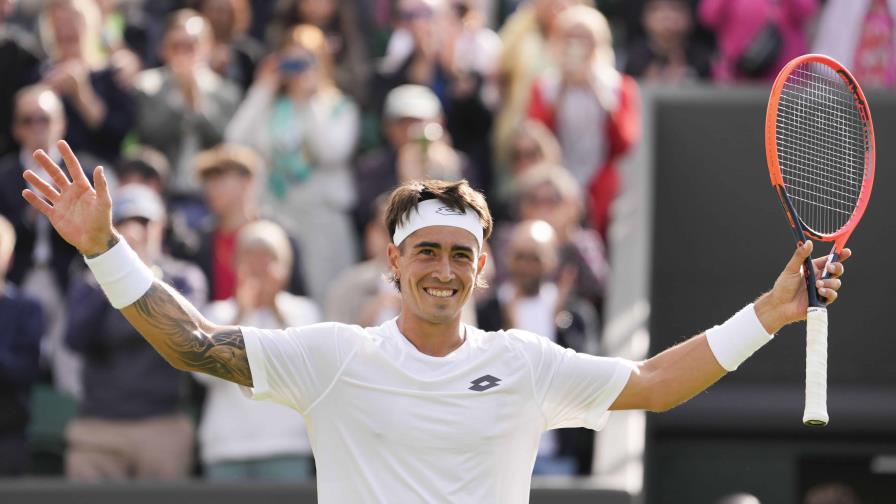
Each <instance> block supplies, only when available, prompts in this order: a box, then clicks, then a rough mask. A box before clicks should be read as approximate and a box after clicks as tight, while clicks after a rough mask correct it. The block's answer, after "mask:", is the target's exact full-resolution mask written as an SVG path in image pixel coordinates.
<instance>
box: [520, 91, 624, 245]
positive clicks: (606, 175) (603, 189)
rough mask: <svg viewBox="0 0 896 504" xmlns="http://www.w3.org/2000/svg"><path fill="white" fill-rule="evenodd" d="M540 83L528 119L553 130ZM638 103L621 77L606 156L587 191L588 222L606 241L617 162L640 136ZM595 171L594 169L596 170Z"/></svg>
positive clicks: (609, 123) (551, 110)
mask: <svg viewBox="0 0 896 504" xmlns="http://www.w3.org/2000/svg"><path fill="white" fill-rule="evenodd" d="M542 86H543V84H542V83H541V82H540V81H536V82H535V84H534V85H533V87H532V96H531V98H530V101H529V112H528V115H529V117H530V118H532V119H535V120H537V121H540V122H542V123H544V124H545V125H546V126H548V127H549V128H551V129H552V130H554V131H556V129H555V124H554V104H553V103H551V102H550V101H549V99H548V98H547V97H546V96H545V93H544V91H543V89H542ZM640 109H641V100H640V96H639V94H638V83H637V82H635V80H634V79H632V78H631V77H629V76H628V75H622V81H621V83H620V86H619V102H618V104H617V106H616V109H615V110H613V111H612V112H610V113H609V114H607V121H606V125H605V134H606V139H607V140H608V142H607V144H608V148H607V157H606V159H605V160H604V162H603V165H602V166H601V167H600V169H599V170H598V171H597V172H596V173H597V176H595V177H594V178H592V179H591V181H590V182H589V183H588V187H587V188H585V189H586V197H587V200H588V201H587V203H588V220H589V222H590V224H591V226H592V227H594V229H596V230H597V231H598V232H599V233H600V234H601V236H602V237H603V238H604V240H605V241H606V237H607V228H608V226H609V217H610V216H609V213H610V204H611V203H612V202H613V200H614V199H615V198H616V195H617V194H618V193H619V187H620V183H621V180H620V177H619V172H618V170H617V168H616V162H617V160H618V159H619V158H620V157H621V156H622V155H624V154H625V153H627V152H628V151H629V149H631V147H632V145H633V144H634V143H635V141H636V140H637V139H638V137H639V136H640V134H641V110H640ZM596 168H597V167H596Z"/></svg>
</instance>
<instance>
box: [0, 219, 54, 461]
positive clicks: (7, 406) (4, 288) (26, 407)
mask: <svg viewBox="0 0 896 504" xmlns="http://www.w3.org/2000/svg"><path fill="white" fill-rule="evenodd" d="M15 243H16V232H15V230H14V229H13V227H12V224H10V223H9V221H8V220H6V219H5V218H3V217H0V325H2V327H3V328H4V330H3V331H2V332H0V478H3V477H8V476H19V475H21V474H22V473H24V471H25V467H26V463H27V453H28V450H27V440H26V436H25V428H26V426H27V425H28V420H29V416H30V411H31V385H32V384H33V383H34V382H35V381H37V376H38V372H39V369H38V365H39V361H40V358H39V357H40V338H41V335H42V334H43V332H44V318H43V313H42V311H41V308H40V304H39V303H38V302H37V301H36V300H33V299H31V298H30V297H28V296H27V295H25V294H23V293H22V292H21V291H19V290H18V289H17V288H16V287H15V286H13V285H12V284H10V283H6V270H7V268H8V267H9V263H10V261H11V260H12V251H13V248H14V247H15Z"/></svg>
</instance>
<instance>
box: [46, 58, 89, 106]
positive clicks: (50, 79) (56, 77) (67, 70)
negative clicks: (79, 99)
mask: <svg viewBox="0 0 896 504" xmlns="http://www.w3.org/2000/svg"><path fill="white" fill-rule="evenodd" d="M43 81H44V84H46V85H47V86H50V88H52V89H53V91H56V93H57V94H59V95H61V96H70V97H72V96H77V95H78V94H79V93H80V92H81V90H83V89H84V88H85V87H86V86H90V70H89V69H88V68H87V65H85V64H84V63H82V62H80V61H66V62H63V63H60V64H58V65H56V66H54V67H53V68H51V69H50V71H49V72H47V74H46V75H45V76H44V79H43Z"/></svg>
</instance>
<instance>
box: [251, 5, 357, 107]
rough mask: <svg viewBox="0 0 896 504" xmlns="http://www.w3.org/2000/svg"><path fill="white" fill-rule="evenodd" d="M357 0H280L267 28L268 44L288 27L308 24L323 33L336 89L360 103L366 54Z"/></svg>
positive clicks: (276, 40)
mask: <svg viewBox="0 0 896 504" xmlns="http://www.w3.org/2000/svg"><path fill="white" fill-rule="evenodd" d="M357 2H358V0H281V1H280V3H279V5H278V6H277V8H276V10H275V12H274V18H273V21H272V23H271V25H270V27H269V29H268V40H270V41H271V42H272V43H271V44H270V45H271V46H276V45H277V44H279V42H280V40H282V38H283V37H284V36H285V35H286V34H287V33H288V32H289V29H290V28H291V27H293V26H295V25H298V24H310V25H314V26H316V27H318V28H320V30H321V31H323V32H324V35H326V40H327V50H328V51H329V53H330V61H331V62H332V65H333V69H332V70H333V80H334V81H335V82H336V85H337V86H338V87H339V89H341V90H343V91H344V92H346V93H348V94H349V95H350V96H351V97H352V98H353V99H354V100H355V102H357V103H359V104H361V105H363V104H365V103H366V99H367V85H368V81H369V78H370V66H371V65H370V58H369V54H368V49H367V47H366V43H365V39H364V33H363V30H362V28H363V27H362V24H361V16H360V12H359V8H358V3H357Z"/></svg>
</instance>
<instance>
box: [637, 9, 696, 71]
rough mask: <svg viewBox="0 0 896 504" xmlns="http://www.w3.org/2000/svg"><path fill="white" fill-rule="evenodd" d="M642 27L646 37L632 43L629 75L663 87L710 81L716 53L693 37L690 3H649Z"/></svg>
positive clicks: (644, 12)
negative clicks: (713, 55) (712, 58)
mask: <svg viewBox="0 0 896 504" xmlns="http://www.w3.org/2000/svg"><path fill="white" fill-rule="evenodd" d="M641 25H642V26H643V29H644V35H643V36H642V37H639V38H637V39H635V40H634V41H632V42H631V43H630V45H629V48H628V54H627V57H626V61H625V73H627V74H629V75H632V76H634V77H637V78H640V79H644V80H645V81H651V82H657V83H662V84H679V83H683V82H688V81H693V80H697V79H701V80H702V79H707V78H709V74H710V63H711V61H710V60H711V57H712V53H711V51H710V49H709V48H707V47H705V46H703V45H702V44H701V43H700V42H699V41H698V40H697V39H696V38H694V37H693V36H692V35H693V28H694V14H693V12H692V11H691V2H690V1H689V0H648V1H647V2H646V3H645V5H644V8H643V12H642V14H641Z"/></svg>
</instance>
